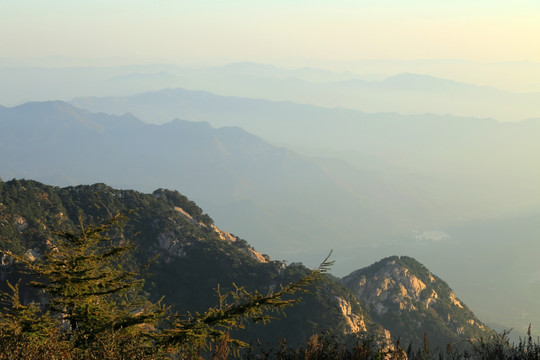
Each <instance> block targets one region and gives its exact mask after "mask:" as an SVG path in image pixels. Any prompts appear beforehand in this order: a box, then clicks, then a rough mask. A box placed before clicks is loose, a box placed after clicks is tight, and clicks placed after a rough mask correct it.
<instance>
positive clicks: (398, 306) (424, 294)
mask: <svg viewBox="0 0 540 360" xmlns="http://www.w3.org/2000/svg"><path fill="white" fill-rule="evenodd" d="M342 283H343V284H344V285H346V286H347V287H349V288H350V289H351V290H352V291H353V292H354V294H355V295H356V296H357V297H358V299H359V300H360V301H361V302H362V303H365V304H366V305H367V306H368V308H369V309H370V312H371V315H372V316H373V318H374V319H376V320H377V321H379V322H380V323H381V324H382V325H383V326H384V327H385V328H388V329H389V330H390V331H391V333H392V334H393V335H395V336H401V337H402V338H403V339H404V340H406V341H412V342H413V343H416V344H417V345H419V344H421V343H422V341H423V334H424V333H427V335H428V337H430V340H431V341H432V342H433V343H435V344H437V345H445V342H447V341H460V340H466V339H468V338H473V337H480V336H485V335H486V334H490V333H491V330H489V329H487V328H486V327H485V326H484V325H483V324H482V323H481V322H480V321H479V320H478V319H477V318H476V316H475V315H474V314H473V313H472V311H471V310H469V308H467V306H466V305H464V304H463V303H462V302H461V301H460V300H459V299H458V298H457V297H456V295H455V293H454V292H453V291H452V289H451V288H450V287H449V286H448V284H446V283H445V282H444V281H443V280H441V279H440V278H438V277H437V276H435V275H434V274H432V273H431V272H430V271H429V270H428V269H427V268H426V267H425V266H423V265H422V264H421V263H420V262H418V261H417V260H415V259H414V258H412V257H408V256H391V257H387V258H384V259H382V260H380V261H378V262H376V263H374V264H372V265H370V266H368V267H366V268H363V269H359V270H356V271H354V272H353V273H351V274H349V275H347V276H346V277H344V278H343V279H342Z"/></svg>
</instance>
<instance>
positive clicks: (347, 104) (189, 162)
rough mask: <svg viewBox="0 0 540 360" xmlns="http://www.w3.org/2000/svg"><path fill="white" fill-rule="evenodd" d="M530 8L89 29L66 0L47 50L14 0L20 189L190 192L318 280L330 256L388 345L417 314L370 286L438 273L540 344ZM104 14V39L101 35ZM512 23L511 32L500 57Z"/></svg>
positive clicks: (12, 144)
mask: <svg viewBox="0 0 540 360" xmlns="http://www.w3.org/2000/svg"><path fill="white" fill-rule="evenodd" d="M518 2H519V3H520V4H521V7H520V8H517V7H513V5H511V4H510V2H506V1H502V2H500V4H499V6H494V5H493V6H492V5H491V4H489V3H487V2H483V1H482V3H484V5H485V7H486V9H484V10H483V11H480V9H479V8H478V6H475V5H470V6H469V5H465V4H439V5H433V4H432V5H428V4H427V3H425V2H423V1H418V2H415V4H414V5H413V4H411V5H410V6H403V5H401V4H399V3H398V2H397V1H393V0H392V1H388V4H387V5H388V9H387V10H388V12H385V11H386V10H385V9H384V6H382V5H377V4H375V3H372V2H369V1H361V2H360V4H350V3H349V2H346V1H339V2H338V4H336V5H335V6H330V5H325V4H323V3H320V2H316V4H314V5H312V6H311V7H310V6H309V5H308V4H307V3H304V2H300V3H299V4H295V5H292V4H286V3H284V2H281V1H278V2H277V3H276V5H275V6H270V5H269V4H264V5H263V4H260V5H259V7H258V6H256V5H254V4H247V3H245V2H243V1H238V2H233V3H234V4H232V5H230V8H228V7H227V6H225V5H224V4H214V3H215V2H213V1H203V2H202V3H205V4H206V6H207V8H205V7H204V6H203V5H201V4H198V5H195V4H191V5H190V4H186V3H185V2H179V4H176V5H170V6H171V7H170V9H166V8H167V6H165V5H164V4H159V5H143V4H142V3H139V2H137V3H136V4H132V5H129V7H130V9H131V10H127V9H124V8H123V6H122V3H123V2H121V1H116V0H115V1H112V2H111V3H112V4H111V5H109V6H110V7H111V8H110V9H109V8H107V6H105V5H103V4H102V5H95V6H91V5H86V7H88V9H87V10H88V13H86V14H83V13H81V12H80V11H81V9H79V8H77V6H76V5H73V4H69V5H68V4H66V2H65V1H60V0H54V1H52V4H51V5H50V6H49V7H47V6H44V5H39V6H40V7H45V8H43V9H41V10H42V11H43V12H44V14H49V15H51V16H53V15H52V11H53V9H57V10H58V9H62V11H63V12H62V13H54V14H55V15H54V18H56V19H57V20H58V22H57V23H56V25H55V26H51V27H50V28H48V30H47V31H46V35H44V40H43V46H40V45H39V44H38V42H37V41H36V39H35V37H36V36H37V34H38V32H37V29H39V28H43V27H44V25H45V24H49V21H50V20H47V19H46V17H45V15H38V14H39V12H38V10H37V8H36V9H33V8H32V6H30V5H29V6H28V7H24V6H22V5H18V4H16V2H14V1H11V0H10V1H8V2H7V4H6V7H7V8H9V10H10V12H12V13H13V14H18V15H19V16H21V18H24V16H29V15H30V14H32V17H29V18H28V20H25V21H27V28H24V26H23V25H21V24H17V23H15V22H14V20H11V19H8V18H7V17H6V15H1V14H0V19H3V20H4V21H0V23H2V25H0V30H2V29H4V30H6V29H10V31H11V32H15V31H19V32H20V33H21V34H24V35H21V37H20V40H18V41H15V40H13V39H7V37H6V36H5V35H4V36H3V37H0V46H1V47H2V48H3V49H5V51H6V52H5V53H3V54H2V55H1V56H0V178H1V180H2V181H3V182H6V184H8V182H9V180H11V179H29V180H36V181H39V182H42V183H44V184H47V185H52V186H60V187H66V186H77V185H80V184H88V185H90V184H95V183H104V184H106V185H108V186H111V187H113V188H116V189H130V190H136V191H140V192H143V193H152V192H153V191H155V190H156V189H169V190H171V191H178V192H180V193H181V194H183V195H185V196H187V198H189V199H190V200H192V201H194V202H195V203H196V204H197V205H198V206H200V208H202V210H203V211H204V212H206V213H208V214H209V215H210V216H211V218H212V219H213V220H212V221H213V222H212V224H214V222H215V225H216V226H217V227H218V228H219V229H223V230H225V231H226V232H228V233H232V234H233V235H232V236H233V237H234V238H236V237H238V239H245V241H247V243H249V245H250V246H253V248H254V249H255V250H256V251H257V252H258V254H259V253H260V254H259V255H260V256H263V254H264V256H266V257H267V258H271V259H275V260H279V261H283V264H291V263H296V262H302V263H303V264H304V265H306V266H307V267H313V266H316V265H317V264H318V263H319V262H320V260H321V259H323V258H324V257H325V255H326V254H327V253H328V252H329V250H330V249H332V250H333V255H332V256H333V259H334V260H335V264H334V265H333V267H332V269H331V273H332V274H333V275H335V276H337V277H343V279H341V280H340V281H341V282H340V284H341V283H343V284H345V285H344V286H349V288H350V289H351V290H350V291H352V293H351V294H353V293H354V294H355V295H354V296H356V297H357V299H358V301H359V304H362V306H364V305H365V304H371V305H370V306H371V308H369V306H368V309H370V310H366V311H367V312H366V313H369V316H371V318H373V319H375V320H373V321H374V322H377V324H382V325H381V326H383V327H385V329H386V328H392V329H395V331H402V330H403V327H404V326H406V325H407V324H405V325H404V324H400V325H399V326H397V325H395V324H394V325H395V327H392V326H394V325H388V324H392V319H393V318H392V317H391V316H390V315H391V314H394V313H393V311H396V314H398V313H399V312H400V311H401V310H403V309H401V308H400V307H399V306H398V308H397V309H394V308H392V306H390V305H388V304H386V305H384V306H386V307H385V308H384V309H386V310H384V311H382V310H381V311H379V310H374V309H381V307H380V306H382V305H380V304H379V305H376V304H375V303H370V301H373V299H372V298H370V297H369V296H368V295H366V292H367V291H371V290H373V289H371V288H370V286H373V287H377V286H382V285H380V284H378V283H377V276H382V275H380V274H382V273H384V274H386V275H388V274H393V275H392V276H394V278H393V279H394V280H392V281H402V280H403V276H401V275H399V276H398V275H396V274H402V273H403V274H407V273H409V272H410V273H411V274H412V273H415V272H414V269H418V268H419V267H421V265H418V264H417V262H416V261H418V262H420V263H421V264H423V265H425V266H426V267H427V268H428V269H429V271H432V272H433V274H436V275H437V276H438V277H440V278H441V279H444V280H445V281H447V282H448V285H449V286H450V287H451V288H452V290H451V289H450V288H448V285H446V284H444V286H443V285H439V283H436V282H435V280H432V281H431V282H433V284H432V286H434V287H433V291H438V292H441V291H443V292H444V294H447V293H448V294H453V292H452V291H455V293H456V294H458V295H459V298H460V300H461V301H463V303H464V304H467V305H468V307H469V308H470V310H471V311H472V312H470V311H469V310H468V308H465V310H466V311H467V312H466V315H463V316H468V317H471V319H473V316H477V317H478V319H480V320H482V321H483V323H485V324H486V325H487V326H490V327H492V328H493V329H495V330H498V331H500V330H503V329H510V328H513V329H515V331H514V334H515V337H517V336H518V335H522V334H524V333H525V331H526V330H527V326H528V325H529V324H532V329H533V333H537V328H538V327H540V321H539V320H540V306H539V300H538V299H540V262H538V256H537V254H538V253H540V221H539V220H540V186H539V185H538V184H540V162H539V160H538V156H539V154H540V106H539V104H540V54H538V52H537V51H536V50H534V49H533V50H531V46H530V44H534V43H538V41H536V40H539V41H540V27H539V26H538V24H540V21H538V22H536V21H535V20H539V19H538V16H537V14H540V7H538V5H536V4H532V3H531V2H527V1H518ZM125 6H126V7H128V5H127V4H125ZM36 7H38V5H36ZM308 9H309V11H308ZM505 9H506V10H507V12H505ZM510 9H511V10H510ZM363 10H365V13H364V12H363ZM114 11H117V12H118V13H119V14H120V13H122V14H123V16H124V17H123V18H120V19H118V21H119V24H123V25H124V26H125V29H130V30H129V33H124V32H123V31H120V30H119V28H117V27H116V25H115V26H113V24H114V21H113V20H114V16H113V15H112V14H114ZM124 11H125V13H124ZM304 11H305V12H306V13H305V14H304ZM100 14H106V15H104V17H103V19H101V17H100ZM189 14H191V17H190V15H189ZM242 14H243V15H244V16H242ZM461 14H463V15H461ZM464 14H467V16H465V15H464ZM271 15H273V16H275V17H274V18H273V17H272V16H271ZM70 16H71V17H70ZM462 16H463V17H462ZM506 16H507V17H506ZM370 17H372V18H370ZM78 18H80V19H81V24H79V25H77V24H74V23H72V21H73V19H78ZM68 19H71V20H68ZM97 19H101V20H102V22H103V24H104V25H103V26H104V28H103V29H101V30H99V31H97V30H96V32H91V31H89V29H88V26H89V24H91V23H92V22H93V21H97ZM142 19H145V20H144V21H143V20H142ZM158 19H161V20H160V21H158ZM273 19H282V23H281V24H279V26H278V24H277V23H274V21H275V20H273ZM292 19H297V20H298V23H297V24H295V22H294V21H292ZM257 20H259V21H260V23H257ZM182 21H184V22H183V23H182ZM520 21H521V22H520ZM68 23H69V24H70V26H72V27H73V34H71V35H69V34H66V32H65V31H64V30H65V26H67V25H66V24H68ZM138 23H142V24H143V25H141V27H142V28H144V29H145V30H144V31H143V30H142V29H139V28H136V27H135V26H134V24H138ZM518 23H523V24H525V25H528V26H529V30H528V31H527V34H528V36H529V37H528V38H527V41H524V40H523V39H524V38H525V37H524V35H523V33H522V30H521V28H520V27H518V26H517V25H516V24H518ZM152 24H157V25H155V28H154V30H152ZM437 24H438V25H437ZM458 24H461V26H458ZM475 24H483V25H485V28H484V27H482V26H480V25H478V26H477V25H475ZM203 25H204V26H203ZM436 25H437V26H436ZM497 26H499V27H501V28H505V29H507V31H508V36H503V37H501V38H500V39H499V40H498V41H496V40H497V39H495V36H492V35H490V32H489V31H488V30H489V29H494V28H497ZM366 27H367V28H366ZM166 28H167V29H169V31H167V30H166ZM105 29H108V30H109V31H110V34H111V36H108V35H107V34H106V33H104V32H105ZM196 29H197V30H198V31H199V33H198V36H188V35H187V34H188V33H189V34H195V30H196ZM325 29H326V30H325ZM23 30H24V31H23ZM310 30H311V33H310ZM25 31H26V32H25ZM125 31H126V32H127V31H128V30H125ZM4 33H5V31H4ZM250 33H251V34H252V35H251V36H248V34H250ZM308 33H310V34H309V35H308ZM32 34H33V35H34V36H33V37H32V36H31V35H32ZM174 34H176V37H175V36H173V35H174ZM388 34H394V35H393V36H389V35H388ZM289 35H290V36H289ZM76 36H79V37H80V38H81V40H80V41H79V40H78V41H73V42H72V47H69V46H67V45H66V44H68V43H69V42H68V41H67V40H68V39H71V40H73V38H75V37H76ZM135 38H138V39H139V42H137V43H136V44H135V40H133V39H135ZM225 39H226V40H227V41H225ZM233 40H234V41H233ZM518 40H519V41H518ZM99 41H101V45H100V46H98V45H96V44H97V43H98V42H99ZM165 44H169V45H167V46H166V45H165ZM527 44H528V45H527ZM532 47H533V46H532ZM7 186H8V185H6V187H7ZM9 186H15V185H13V184H12V185H9ZM21 186H22V185H21ZM39 186H41V185H39ZM43 186H45V185H43ZM47 189H48V188H47ZM68 189H70V190H69V191H72V190H71V189H72V188H68ZM0 190H1V188H0ZM44 191H45V190H44ZM47 191H49V192H50V191H52V192H54V191H60V190H58V189H57V188H50V189H49V190H47ZM65 191H68V190H65ZM110 191H111V192H112V193H114V192H115V191H117V190H110ZM118 191H119V190H118ZM6 196H7V195H6ZM59 196H60V195H59ZM70 196H72V195H70ZM73 196H75V195H73ZM140 196H141V199H142V198H144V196H146V195H140ZM141 201H142V200H141ZM144 201H146V202H142V203H141V204H143V205H144V204H147V202H148V201H150V200H144ZM0 205H2V204H1V203H0ZM143 205H141V206H143ZM81 206H82V205H81ZM85 206H86V205H85ZM115 206H118V207H119V208H122V207H123V206H124V205H122V206H120V205H118V204H117V205H115ZM144 206H146V205H144ZM156 206H157V205H156ZM167 206H168V205H167ZM175 206H176V205H175ZM0 209H1V207H0ZM59 211H60V210H59ZM6 214H7V213H6ZM188 215H189V214H188ZM6 216H7V215H6ZM47 216H48V215H47ZM160 216H161V215H160ZM163 216H165V215H163ZM175 216H176V215H175ZM145 221H146V220H145ZM148 221H150V220H148ZM201 226H202V225H201ZM208 226H210V223H208V224H206V225H205V226H204V231H206V229H207V227H208ZM201 229H202V228H201ZM208 229H210V228H208ZM190 231H191V230H190ZM197 231H199V230H197ZM201 231H202V230H201ZM214 235H215V234H214ZM214 235H212V234H211V235H208V236H214ZM205 236H206V235H205ZM188 243H189V241H188ZM186 246H187V245H186ZM247 248H250V247H249V246H248V247H247ZM0 250H1V249H0ZM255 250H254V251H255ZM242 251H248V250H242ZM248 252H249V251H248ZM394 255H398V256H404V257H401V258H399V257H398V258H395V257H392V258H389V257H391V256H394ZM409 257H411V258H414V259H416V260H414V259H411V258H409ZM258 259H259V260H260V259H261V257H259V258H258ZM381 259H385V261H384V264H386V265H384V266H383V263H377V262H378V261H379V260H381ZM259 260H257V261H259ZM263 263H264V261H263ZM371 264H379V265H372V266H370V265H371ZM160 266H161V265H160ZM257 266H258V265H257ZM264 266H266V265H264ZM283 266H285V265H283ZM379 267H380V268H379ZM358 269H361V270H358ZM403 269H407V270H403ZM355 270H357V271H355ZM164 271H165V270H164ZM276 271H277V270H276ZM380 271H382V273H381V272H380ZM426 271H427V270H426ZM420 273H421V274H423V275H418V274H419V273H415V274H416V276H417V277H418V278H419V279H420V278H422V279H424V280H425V279H426V278H427V277H428V275H429V276H432V275H431V272H427V273H425V272H420ZM354 274H356V275H354ZM374 274H378V275H374ZM272 276H273V275H272ZM362 276H363V279H364V280H365V279H371V277H372V283H369V284H367V285H365V288H362V287H358V286H357V285H355V284H357V283H361V282H362V281H364V280H362V279H361V277H362ZM400 276H401V277H400ZM422 276H423V277H422ZM359 279H360V280H359ZM400 279H401V280H400ZM437 279H438V278H437ZM336 281H337V280H336ZM426 281H427V280H426ZM347 284H348V285H347ZM374 284H375V285H374ZM422 284H424V283H422ZM426 284H428V282H426ZM428 285H429V284H428ZM335 286H338V285H335ZM340 286H341V285H340ZM355 286H356V287H355ZM411 286H412V285H411ZM430 286H431V285H430ZM424 287H425V286H424ZM425 288H428V289H429V291H432V288H431V287H429V286H428V287H425ZM447 288H448V289H447ZM365 289H371V290H365ZM396 289H397V287H396ZM407 289H408V290H407V291H408V293H407V291H406V292H405V293H407V294H408V296H412V297H411V299H413V300H414V301H420V300H418V299H420V295H419V294H420V293H418V294H416V295H411V294H413V293H414V291H417V290H418V289H416V290H414V289H415V287H414V286H412V287H410V288H407ZM423 289H424V288H422V289H421V290H423ZM441 289H444V290H441ZM355 291H356V293H355ZM373 291H375V290H373ZM396 291H398V290H396ZM400 291H401V290H400ZM426 291H427V290H426ZM379 292H380V291H379ZM439 295H440V294H439ZM351 296H353V295H351ZM415 296H416V298H415ZM445 296H446V297H448V298H449V299H451V300H448V301H449V302H448V304H450V305H448V306H458V305H456V303H455V302H453V301H454V300H452V299H454V297H455V296H454V295H445ZM449 296H450V297H449ZM430 299H432V300H433V301H435V300H434V299H436V297H431V298H430ZM445 299H446V298H445ZM413 300H407V301H413ZM325 301H326V300H325ZM355 301H356V300H355ZM414 301H413V302H414ZM422 301H424V298H422ZM445 301H447V300H445ZM458 302H459V301H458ZM403 303H406V302H403ZM441 303H442V302H441ZM399 304H402V303H401V302H400V303H399ZM429 304H430V301H427V304H426V305H425V307H426V309H427V308H429ZM444 304H445V306H446V303H444ZM452 304H453V305H452ZM459 304H461V303H459ZM349 305H350V304H349ZM400 306H401V305H400ZM403 306H404V305H403ZM422 306H423V305H422ZM458 307H459V306H458ZM462 308H463V307H462ZM411 309H412V308H411ZM445 309H446V308H445ZM415 310H416V308H415ZM465 310H463V311H464V312H465ZM370 311H371V312H370ZM386 311H388V313H386ZM411 311H412V310H411ZM445 311H446V310H445ZM469 312H470V314H469ZM472 313H474V315H472ZM374 314H375V315H374ZM385 314H386V315H385ZM444 314H446V313H444ZM444 314H443V315H440V314H439V315H440V316H442V317H441V319H442V318H444V316H446V315H444ZM439 315H437V316H439ZM392 316H394V315H392ZM396 316H398V315H396ZM415 316H428V315H425V314H423V313H422V315H415ZM430 316H431V315H430ZM448 316H449V317H448V319H450V315H448ZM452 316H453V313H452ZM459 316H462V315H459ZM398 317H399V316H398ZM371 318H370V319H371ZM456 319H457V318H456ZM478 319H477V318H476V317H474V321H473V324H475V323H476V324H479V321H480V320H478ZM366 321H367V320H366ZM369 321H371V320H369ZM369 321H367V322H366V324H368V323H369ZM437 321H438V320H437ZM441 321H442V320H441ZM456 321H457V320H456ZM447 322H448V324H451V323H452V322H451V321H450V320H448V321H447ZM448 324H447V325H448ZM452 324H453V323H452ZM469 324H471V323H469ZM368 325H369V326H371V325H370V323H369V324H368ZM340 326H341V325H340ZM369 326H368V327H369ZM377 326H379V325H377ZM377 326H375V327H373V328H374V329H377V331H379V330H380V329H379V328H377ZM448 326H450V325H448ZM452 326H453V325H452ZM456 326H457V325H456ZM471 326H472V325H471ZM475 326H476V325H475ZM482 326H483V325H482ZM477 328H478V329H483V328H481V327H480V326H477ZM477 328H474V329H476V330H478V329H477ZM398 329H399V330H398ZM454 330H455V329H454ZM476 330H475V331H476ZM441 331H442V330H441ZM444 331H446V330H444ZM452 331H453V330H452ZM471 331H472V330H471ZM415 336H416V335H415ZM414 339H415V341H416V340H418V339H417V338H414Z"/></svg>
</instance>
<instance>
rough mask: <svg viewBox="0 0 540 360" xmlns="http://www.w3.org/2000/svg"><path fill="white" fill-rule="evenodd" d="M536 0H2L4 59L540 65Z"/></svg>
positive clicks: (539, 16)
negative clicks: (423, 61)
mask: <svg viewBox="0 0 540 360" xmlns="http://www.w3.org/2000/svg"><path fill="white" fill-rule="evenodd" d="M538 44H540V1H538V0H512V1H501V0H481V1H474V0H467V1H464V0H452V1H432V0H430V1H424V0H416V1H412V0H411V1H404V0H376V1H366V0H355V1H348V0H334V1H326V0H325V1H318V0H309V1H307V0H297V1H294V0H287V1H284V0H271V1H257V0H246V1H233V0H227V1H209V0H198V1H178V0H152V1H150V0H106V1H101V0H92V1H83V0H77V1H73V0H47V1H38V0H32V1H30V0H0V48H1V49H2V54H1V55H0V57H11V58H26V57H46V56H69V57H82V58H87V57H92V58H97V57H99V58H103V57H120V58H126V59H165V60H170V59H181V58H203V57H213V58H231V59H242V60H252V61H266V62H272V61H273V60H281V59H286V58H296V59H298V58H307V59H310V58H312V59H321V60H325V59H326V60H358V59H380V58H385V59H425V58H429V59H434V58H435V59H448V58H450V59H467V60H474V61H480V62H494V61H534V62H540V46H538Z"/></svg>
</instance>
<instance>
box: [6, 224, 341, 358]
mask: <svg viewBox="0 0 540 360" xmlns="http://www.w3.org/2000/svg"><path fill="white" fill-rule="evenodd" d="M123 220H124V217H123V216H121V215H116V216H114V217H113V218H111V219H110V220H108V221H106V222H105V223H103V224H101V225H88V226H87V225H85V224H83V222H82V221H80V225H79V229H78V231H76V232H70V231H60V232H54V235H56V237H55V239H54V241H52V242H51V243H50V244H48V247H47V251H46V252H45V253H44V254H43V256H38V257H37V258H29V257H27V256H21V255H17V254H15V253H12V252H10V251H1V252H2V253H3V254H4V255H7V256H8V257H11V258H13V259H15V261H16V263H17V264H18V265H20V266H22V267H23V268H24V270H23V272H24V273H25V274H26V275H27V276H29V277H30V278H31V279H32V280H31V281H30V282H29V284H30V285H31V286H33V287H35V288H37V289H40V290H42V291H43V292H44V294H45V297H46V302H45V304H22V303H21V301H20V296H19V293H18V292H19V288H18V285H11V284H10V285H9V286H10V289H11V293H10V294H8V293H4V294H3V299H4V301H3V309H2V313H1V314H0V326H2V328H0V340H1V343H0V359H11V358H27V359H42V358H47V359H49V358H55V357H56V358H61V359H70V358H82V359H93V358H96V359H97V358H110V359H114V358H118V359H129V358H140V359H145V358H148V359H159V358H169V357H171V356H174V357H175V358H186V359H187V358H198V356H199V355H200V354H201V353H203V352H205V351H206V352H208V351H212V350H213V351H214V352H216V351H217V352H216V354H217V353H221V355H220V356H221V357H223V356H226V354H228V352H229V351H230V345H233V346H234V347H235V348H239V347H243V346H247V344H246V343H245V342H242V341H241V340H239V339H234V338H231V337H230V336H229V334H230V331H232V330H236V329H241V328H243V327H244V326H245V324H246V323H247V322H248V321H255V322H257V321H261V322H263V323H265V322H267V321H269V320H270V319H271V315H270V313H272V312H275V311H280V310H282V309H283V308H284V307H286V306H289V305H292V304H293V303H294V302H296V301H298V299H290V298H286V297H287V296H288V295H292V294H295V293H297V292H301V291H305V288H306V286H308V285H310V284H311V283H313V282H314V281H316V280H318V279H319V278H320V276H321V274H322V273H324V272H325V271H327V270H328V267H329V266H330V265H331V262H328V258H327V259H325V260H324V261H323V263H322V264H321V265H320V266H319V267H318V268H317V269H315V270H313V271H312V272H311V273H310V274H309V275H307V276H305V277H303V278H302V279H300V280H299V281H298V282H296V283H292V284H289V285H287V286H285V287H282V288H281V289H280V290H279V291H276V292H271V293H269V294H267V295H263V294H260V293H258V292H248V291H246V290H244V289H243V288H241V287H237V288H236V289H235V290H233V291H230V292H227V293H225V294H221V293H220V292H219V287H218V299H219V305H218V306H216V307H212V308H209V309H208V310H206V311H204V312H203V313H197V314H194V315H190V314H188V315H187V316H179V315H171V314H169V313H168V308H166V307H164V306H162V305H161V304H160V302H158V303H152V302H150V301H149V300H148V299H147V298H145V297H144V296H143V294H142V292H141V289H142V285H143V279H142V277H141V276H140V273H141V272H140V270H141V268H140V267H139V266H137V265H136V263H135V261H134V259H133V258H132V256H131V250H133V245H132V243H131V242H130V241H129V240H128V239H125V238H124V237H123V232H122V228H121V226H120V225H121V223H122V221H123ZM43 346H45V347H46V348H47V349H48V350H51V349H53V350H54V349H57V350H58V351H60V353H62V354H64V355H62V356H59V355H58V354H57V355H54V354H52V355H51V353H50V352H46V351H44V349H41V348H42V347H43ZM36 349H37V350H36ZM39 349H41V350H39ZM216 349H217V350H216ZM25 351H26V352H25ZM29 351H30V353H29ZM40 354H47V357H41V355H40ZM53 355H54V356H53ZM6 356H7V357H6ZM13 356H15V357H13Z"/></svg>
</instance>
